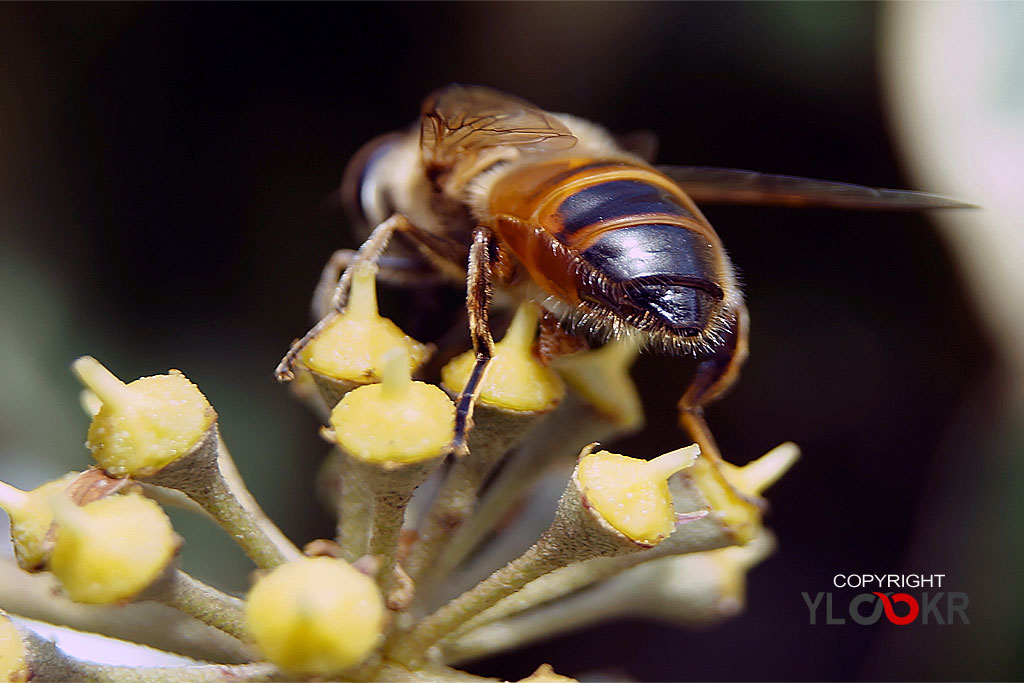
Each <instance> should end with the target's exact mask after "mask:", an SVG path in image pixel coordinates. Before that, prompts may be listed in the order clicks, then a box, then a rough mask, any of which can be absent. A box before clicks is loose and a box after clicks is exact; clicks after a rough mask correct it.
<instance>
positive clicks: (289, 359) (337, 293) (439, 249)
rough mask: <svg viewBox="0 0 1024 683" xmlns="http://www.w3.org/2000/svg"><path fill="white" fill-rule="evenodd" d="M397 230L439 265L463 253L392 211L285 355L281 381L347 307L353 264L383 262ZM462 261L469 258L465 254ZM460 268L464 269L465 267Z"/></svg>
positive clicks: (279, 370) (290, 376)
mask: <svg viewBox="0 0 1024 683" xmlns="http://www.w3.org/2000/svg"><path fill="white" fill-rule="evenodd" d="M395 232H401V233H403V234H405V235H408V236H409V237H410V238H412V240H413V241H414V242H415V243H416V245H417V246H418V247H419V248H420V249H421V250H422V251H424V252H425V253H430V254H431V255H432V257H431V261H432V262H433V263H436V264H437V265H439V266H440V264H441V263H442V262H444V261H446V260H451V259H456V258H459V255H460V253H462V252H461V251H460V249H459V247H458V246H457V245H456V244H455V243H454V242H452V241H451V240H448V239H445V238H443V237H439V236H437V235H432V234H430V233H428V232H426V231H425V230H423V229H422V228H418V227H416V226H415V225H413V224H412V223H410V222H409V219H408V218H406V217H405V216H403V215H402V214H399V213H396V214H394V215H392V216H391V217H390V218H388V219H387V220H385V221H384V222H383V223H381V224H380V225H378V226H377V227H376V228H374V229H373V232H371V233H370V236H369V237H368V238H366V241H365V242H363V244H362V246H361V247H359V251H357V252H356V253H355V256H353V257H352V258H351V259H349V261H348V265H347V266H346V267H345V270H344V272H342V274H341V277H340V278H338V283H337V286H336V287H335V290H334V293H333V294H332V295H331V298H330V304H331V306H330V310H328V311H327V312H326V313H325V314H324V315H323V317H321V318H320V320H319V321H318V322H317V323H316V324H315V325H313V327H311V328H310V330H309V332H306V334H305V335H304V336H303V337H302V338H301V339H299V340H298V341H296V342H295V343H294V344H292V346H291V348H290V349H288V353H287V354H285V357H284V358H282V359H281V362H280V363H278V365H277V369H276V370H275V371H274V375H275V376H276V377H277V379H278V381H281V382H288V381H290V380H291V379H293V378H294V377H295V373H294V372H293V371H292V366H293V365H294V364H295V359H296V358H298V356H299V354H300V353H301V352H302V349H304V348H305V347H306V345H307V344H309V342H310V341H311V340H312V339H313V337H315V336H316V335H318V334H320V332H321V330H323V329H324V328H325V327H326V326H327V325H328V324H329V323H330V322H331V321H332V320H334V318H336V317H337V316H338V315H339V314H340V313H341V312H342V311H343V310H344V308H345V303H346V301H347V300H348V291H349V288H350V285H351V282H352V269H353V267H354V266H355V265H356V264H357V263H371V264H374V265H376V264H377V263H379V262H380V260H381V257H382V256H383V254H384V251H385V250H386V249H387V248H388V243H390V241H391V237H392V236H393V235H394V234H395ZM461 262H465V259H464V257H463V258H462V261H461ZM453 267H455V266H453ZM456 268H458V267H456ZM459 272H460V273H461V270H460V271H459ZM324 298H326V296H325V297H324Z"/></svg>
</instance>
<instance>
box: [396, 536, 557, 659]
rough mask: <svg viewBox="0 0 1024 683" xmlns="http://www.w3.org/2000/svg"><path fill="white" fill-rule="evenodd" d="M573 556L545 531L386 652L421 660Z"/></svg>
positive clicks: (402, 657)
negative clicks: (451, 635)
mask: <svg viewBox="0 0 1024 683" xmlns="http://www.w3.org/2000/svg"><path fill="white" fill-rule="evenodd" d="M573 559H575V558H573V557H570V556H568V555H566V554H565V553H563V552H562V551H561V550H560V549H559V548H558V545H557V543H551V542H549V539H548V535H547V534H545V535H544V536H542V537H541V538H540V540H539V541H537V543H535V544H534V545H533V546H532V547H531V548H530V549H529V550H527V551H526V552H525V553H523V554H522V555H521V556H520V557H519V558H518V559H516V560H513V561H512V562H510V563H509V564H507V565H505V566H504V567H503V568H501V569H499V570H498V571H496V572H494V573H493V574H491V576H490V577H489V578H487V579H486V580H484V581H482V582H481V583H479V584H477V586H476V587H475V588H473V589H472V590H469V591H467V592H465V593H463V594H462V595H460V596H459V597H458V598H456V599H455V600H452V601H451V602H449V603H448V604H446V605H445V606H444V607H442V608H441V609H439V610H438V611H436V612H434V613H433V614H432V615H430V616H429V617H427V618H426V619H424V620H423V621H421V622H420V623H419V624H417V625H416V626H415V627H414V628H413V629H412V630H411V631H408V632H405V633H398V634H396V636H395V637H393V638H392V644H391V646H390V647H389V648H388V647H386V653H385V656H386V657H388V658H389V659H391V660H393V661H395V662H398V663H399V664H402V665H405V666H414V665H416V664H418V663H419V662H420V661H421V660H422V659H423V657H424V656H425V653H426V651H427V650H428V649H429V648H430V647H431V646H433V645H434V644H435V643H437V642H438V641H439V640H441V639H442V638H444V637H445V636H447V635H448V634H449V633H451V632H452V631H454V630H455V629H456V628H458V627H459V626H460V625H461V624H463V623H465V622H466V621H468V620H470V619H472V618H473V617H474V616H475V615H477V614H479V613H480V612H482V611H484V610H486V609H487V608H488V607H490V606H492V605H494V604H496V603H497V602H498V601H500V600H501V599H502V598H505V597H507V596H509V595H512V594H513V593H515V592H516V591H517V590H519V589H520V588H522V587H523V586H525V585H526V584H527V583H529V582H530V581H533V580H534V579H536V578H538V577H540V576H543V575H544V574H546V573H548V572H550V571H553V570H555V569H557V568H559V567H562V566H565V564H567V563H568V562H571V561H572V560H573Z"/></svg>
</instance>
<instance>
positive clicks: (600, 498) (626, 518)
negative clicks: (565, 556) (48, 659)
mask: <svg viewBox="0 0 1024 683" xmlns="http://www.w3.org/2000/svg"><path fill="white" fill-rule="evenodd" d="M699 454H700V449H699V448H698V447H697V446H696V445H692V446H687V447H685V448H680V449H678V450H675V451H672V452H670V453H665V454H664V455H661V456H658V457H657V458H655V459H653V460H650V461H648V460H640V459H638V458H630V457H628V456H625V455H617V454H615V453H609V452H608V451H598V452H596V453H589V454H587V455H584V456H583V457H582V458H581V459H580V462H579V470H578V475H577V476H578V478H579V482H580V486H581V487H582V489H583V493H584V495H585V496H586V498H587V502H588V503H589V504H590V505H591V506H592V507H593V509H595V510H596V511H597V512H598V513H599V514H600V515H601V517H603V518H604V520H605V521H606V522H608V524H610V525H611V526H613V527H615V529H617V530H618V531H619V532H621V533H623V534H624V535H626V536H628V537H629V538H631V539H633V540H634V541H638V542H640V543H644V544H648V545H654V544H657V543H659V542H660V541H662V540H663V539H664V538H666V537H668V536H669V535H670V534H671V533H672V531H673V530H674V529H675V521H676V517H675V510H674V509H673V506H672V495H671V493H670V492H669V489H668V478H669V477H670V476H672V475H673V474H675V473H676V472H678V471H679V470H682V469H685V468H687V467H690V466H691V465H692V464H693V463H694V461H695V460H696V458H697V456H698V455H699Z"/></svg>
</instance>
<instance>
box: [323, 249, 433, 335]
mask: <svg viewBox="0 0 1024 683" xmlns="http://www.w3.org/2000/svg"><path fill="white" fill-rule="evenodd" d="M357 253H358V252H357V251H356V250H355V249H339V250H337V251H336V252H334V253H333V254H331V258H330V260H329V261H328V262H327V263H326V264H325V265H324V269H323V271H322V272H321V273H320V281H319V282H317V285H316V289H315V290H314V292H313V303H312V310H313V320H319V319H320V318H322V317H324V316H325V315H327V313H328V312H329V311H330V310H331V309H332V308H335V304H336V302H335V299H336V298H337V296H339V290H338V281H339V280H341V274H342V273H343V272H345V270H347V269H348V267H349V266H350V265H351V264H352V262H353V261H354V260H355V258H356V254H357ZM377 266H378V267H379V268H380V270H379V271H378V273H377V278H378V279H379V280H381V281H382V282H386V283H387V284H389V285H394V286H396V287H403V286H412V285H435V284H441V283H442V282H446V281H447V279H446V278H444V277H442V276H440V275H439V274H438V273H437V272H435V271H434V270H432V269H431V268H430V266H429V265H427V264H425V263H423V261H422V260H420V259H417V258H414V257H409V256H390V255H388V254H384V255H383V256H381V257H380V260H378V262H377Z"/></svg>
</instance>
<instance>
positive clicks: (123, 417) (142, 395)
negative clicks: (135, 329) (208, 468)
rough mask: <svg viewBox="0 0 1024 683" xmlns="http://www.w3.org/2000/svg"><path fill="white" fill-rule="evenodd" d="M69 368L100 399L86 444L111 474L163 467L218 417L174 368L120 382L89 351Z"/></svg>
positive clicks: (191, 445) (184, 451)
mask: <svg viewBox="0 0 1024 683" xmlns="http://www.w3.org/2000/svg"><path fill="white" fill-rule="evenodd" d="M72 368H73V369H74V371H75V374H76V375H78V378H79V379H80V380H81V381H82V384H84V385H85V386H86V388H88V389H89V390H90V391H91V392H92V393H93V394H95V395H96V396H97V397H98V398H99V400H100V401H101V402H102V406H101V407H100V409H99V411H98V412H97V413H96V414H95V415H94V416H93V419H92V423H91V424H90V425H89V436H88V441H87V442H86V445H87V446H88V447H89V449H90V450H91V451H92V455H93V457H94V458H95V459H96V462H97V463H99V465H100V467H102V468H103V469H104V470H105V471H106V472H107V473H108V474H110V475H111V476H115V477H124V476H133V475H146V474H151V473H153V472H156V471H158V470H160V469H161V468H163V467H166V466H167V465H169V464H170V463H171V462H174V461H175V460H177V459H178V458H180V457H182V456H184V455H186V454H188V453H189V452H190V451H191V450H192V449H193V448H194V447H195V446H196V445H197V444H198V443H199V441H200V440H201V439H202V438H203V436H204V435H205V434H206V432H207V430H209V429H210V427H211V426H212V425H213V423H214V421H215V420H216V418H217V414H216V412H215V411H214V410H213V408H212V407H211V406H210V403H209V401H207V400H206V397H205V396H203V394H202V392H201V391H199V388H198V387H196V385H194V384H192V382H190V381H189V380H188V378H187V377H185V375H183V374H182V373H180V372H178V371H177V370H171V371H170V373H169V374H166V375H155V376H153V377H142V378H140V379H137V380H135V381H134V382H131V383H129V384H125V383H124V382H122V381H121V380H120V379H118V378H117V377H115V376H114V375H113V374H112V373H111V372H110V371H109V370H107V369H106V368H105V367H103V365H101V364H100V363H99V361H97V360H96V359H95V358H91V357H89V356H83V357H82V358H79V359H78V360H76V361H75V362H74V364H73V365H72Z"/></svg>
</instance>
